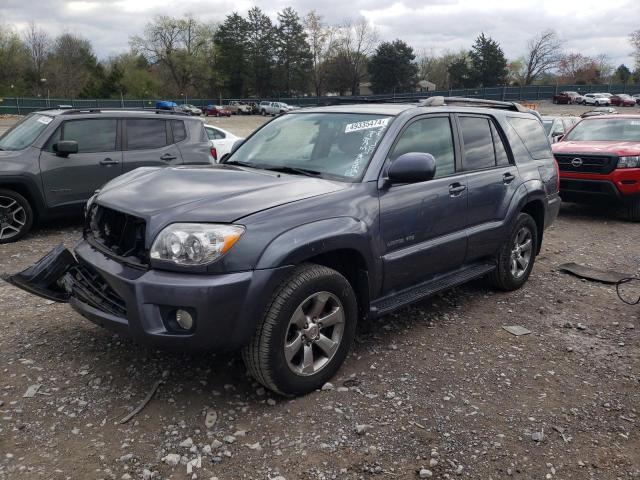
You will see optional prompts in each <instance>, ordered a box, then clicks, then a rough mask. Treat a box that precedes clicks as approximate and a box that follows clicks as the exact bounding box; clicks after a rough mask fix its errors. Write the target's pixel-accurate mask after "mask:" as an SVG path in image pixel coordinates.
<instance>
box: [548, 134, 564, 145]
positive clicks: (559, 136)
mask: <svg viewBox="0 0 640 480" xmlns="http://www.w3.org/2000/svg"><path fill="white" fill-rule="evenodd" d="M562 137H564V133H556V134H552V135H551V139H552V143H555V142H559V141H560V140H562Z"/></svg>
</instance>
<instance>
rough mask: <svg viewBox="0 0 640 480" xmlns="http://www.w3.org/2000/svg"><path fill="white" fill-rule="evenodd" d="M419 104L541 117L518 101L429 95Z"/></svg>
mask: <svg viewBox="0 0 640 480" xmlns="http://www.w3.org/2000/svg"><path fill="white" fill-rule="evenodd" d="M419 104H420V105H421V106H425V107H442V106H444V105H469V106H472V107H486V108H500V109H503V110H511V111H514V112H520V113H531V114H533V115H535V116H536V117H538V118H540V114H539V113H538V112H536V111H535V110H532V109H530V108H527V107H525V106H523V105H521V104H519V103H518V102H501V101H499V100H485V99H482V98H466V97H441V96H436V97H429V98H425V99H424V100H420V102H419Z"/></svg>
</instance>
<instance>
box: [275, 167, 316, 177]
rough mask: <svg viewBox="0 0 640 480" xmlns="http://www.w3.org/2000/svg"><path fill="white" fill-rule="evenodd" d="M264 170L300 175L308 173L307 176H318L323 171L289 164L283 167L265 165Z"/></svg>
mask: <svg viewBox="0 0 640 480" xmlns="http://www.w3.org/2000/svg"><path fill="white" fill-rule="evenodd" d="M263 169H264V170H269V171H272V172H280V173H293V174H298V175H306V176H307V177H317V176H319V175H322V172H319V171H317V170H310V169H308V168H300V167H288V166H284V165H283V166H281V167H263Z"/></svg>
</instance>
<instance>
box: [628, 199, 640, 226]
mask: <svg viewBox="0 0 640 480" xmlns="http://www.w3.org/2000/svg"><path fill="white" fill-rule="evenodd" d="M627 211H628V212H629V220H631V221H632V222H640V198H636V199H634V200H633V201H632V202H631V204H630V205H629V207H628V208H627Z"/></svg>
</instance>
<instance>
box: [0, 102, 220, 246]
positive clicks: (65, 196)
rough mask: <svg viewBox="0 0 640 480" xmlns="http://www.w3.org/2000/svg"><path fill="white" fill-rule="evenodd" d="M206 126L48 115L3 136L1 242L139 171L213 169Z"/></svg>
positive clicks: (178, 118) (184, 119)
mask: <svg viewBox="0 0 640 480" xmlns="http://www.w3.org/2000/svg"><path fill="white" fill-rule="evenodd" d="M210 156H211V153H210V149H209V142H208V140H207V138H206V135H205V132H204V128H203V125H202V122H201V121H200V120H197V119H192V118H190V117H188V116H186V115H182V114H176V113H169V112H167V113H166V114H165V113H155V112H145V111H139V110H138V111H128V110H99V109H91V110H44V111H42V112H36V113H32V114H30V115H27V116H26V117H24V119H22V120H21V121H20V122H19V123H17V124H16V125H14V126H13V127H12V128H11V129H9V130H8V131H7V132H5V134H4V135H2V136H1V137H0V243H9V242H15V241H16V240H19V239H20V238H22V237H23V236H24V235H25V234H26V233H27V232H28V231H29V230H30V229H31V226H32V225H33V223H34V222H37V221H42V220H47V219H50V218H54V217H60V216H67V215H69V214H79V213H81V212H82V209H83V207H84V205H85V203H86V201H87V199H88V198H89V197H90V196H91V195H93V193H94V192H95V191H96V190H97V189H99V188H100V187H101V186H102V185H104V184H105V183H107V182H109V181H110V180H112V179H114V178H116V177H118V176H119V175H122V174H123V173H126V172H129V171H131V170H134V169H136V168H138V167H148V166H149V167H165V166H171V165H174V166H175V165H182V164H186V163H189V164H209V163H211V160H210Z"/></svg>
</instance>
